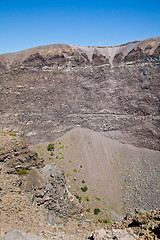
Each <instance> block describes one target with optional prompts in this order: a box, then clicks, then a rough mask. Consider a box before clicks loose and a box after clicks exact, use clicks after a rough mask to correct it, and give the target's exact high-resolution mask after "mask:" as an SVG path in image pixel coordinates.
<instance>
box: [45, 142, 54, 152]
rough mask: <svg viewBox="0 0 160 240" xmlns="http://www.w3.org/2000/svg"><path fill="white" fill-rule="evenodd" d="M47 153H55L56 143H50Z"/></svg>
mask: <svg viewBox="0 0 160 240" xmlns="http://www.w3.org/2000/svg"><path fill="white" fill-rule="evenodd" d="M47 151H50V152H51V151H54V143H49V144H48V146H47Z"/></svg>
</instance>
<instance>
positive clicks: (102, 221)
mask: <svg viewBox="0 0 160 240" xmlns="http://www.w3.org/2000/svg"><path fill="white" fill-rule="evenodd" d="M98 222H100V223H108V224H110V223H111V221H110V220H106V219H103V220H100V219H98Z"/></svg>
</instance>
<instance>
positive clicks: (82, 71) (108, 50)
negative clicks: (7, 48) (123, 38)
mask: <svg viewBox="0 0 160 240" xmlns="http://www.w3.org/2000/svg"><path fill="white" fill-rule="evenodd" d="M159 67H160V38H158V37H157V38H152V39H147V40H143V41H136V42H132V43H127V44H123V45H120V46H115V47H79V46H73V45H67V44H56V45H50V46H43V47H36V48H33V49H28V50H24V51H21V52H18V53H11V54H3V55H0V81H1V109H0V111H1V119H0V120H1V121H0V127H1V128H2V129H4V130H13V129H14V130H15V131H16V132H19V133H20V134H22V135H23V134H24V135H25V136H26V139H27V141H28V143H38V142H40V141H50V140H53V139H55V138H57V137H59V136H60V135H63V133H64V132H66V131H67V130H69V129H72V128H73V127H77V126H80V127H84V128H90V129H93V130H96V131H102V132H106V135H108V136H110V137H112V138H116V139H118V140H120V141H121V142H124V143H131V144H133V145H135V146H138V147H146V148H150V149H155V150H159V146H160V144H159V141H158V139H159V120H160V117H159V111H160V108H159V96H160V95H159V79H160V69H159Z"/></svg>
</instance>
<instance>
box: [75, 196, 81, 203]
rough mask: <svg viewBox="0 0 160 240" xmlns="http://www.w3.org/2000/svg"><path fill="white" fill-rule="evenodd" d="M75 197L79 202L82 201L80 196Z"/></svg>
mask: <svg viewBox="0 0 160 240" xmlns="http://www.w3.org/2000/svg"><path fill="white" fill-rule="evenodd" d="M76 198H77V199H78V202H79V203H81V202H82V201H81V200H82V197H80V196H78V195H77V196H76Z"/></svg>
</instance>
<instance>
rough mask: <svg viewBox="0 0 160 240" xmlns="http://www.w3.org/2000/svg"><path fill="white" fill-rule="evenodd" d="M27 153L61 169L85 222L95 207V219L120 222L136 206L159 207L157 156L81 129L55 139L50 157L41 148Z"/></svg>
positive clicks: (152, 152) (145, 207) (44, 148)
mask: <svg viewBox="0 0 160 240" xmlns="http://www.w3.org/2000/svg"><path fill="white" fill-rule="evenodd" d="M33 149H34V150H35V151H37V152H38V153H39V156H40V157H43V158H44V159H47V158H48V159H49V162H50V163H52V162H53V163H55V164H56V165H58V166H59V167H62V169H63V170H64V171H65V174H66V180H67V187H68V189H69V190H71V192H72V194H73V195H75V196H78V197H80V198H82V199H81V201H82V203H83V206H84V208H85V215H89V217H90V218H93V219H95V217H96V216H95V215H94V209H95V208H99V209H100V210H101V212H100V213H99V214H98V216H97V220H98V219H101V220H103V219H105V218H107V217H108V219H110V218H113V219H117V218H118V219H121V218H122V217H124V216H125V215H126V213H127V212H130V211H134V209H135V208H137V207H138V208H143V209H156V208H159V207H160V202H159V181H160V176H159V164H160V163H159V158H160V154H159V151H153V150H147V149H144V148H136V147H133V146H131V145H127V144H121V143H119V142H118V141H115V140H111V139H109V138H106V137H105V136H104V135H103V134H102V133H98V132H94V131H92V130H88V129H81V128H76V129H73V130H71V131H69V132H67V133H66V134H65V135H64V136H62V137H61V138H59V139H57V141H56V142H54V151H53V154H51V155H50V152H48V151H47V144H38V145H37V146H34V147H33ZM85 186H87V189H84V187H85ZM83 190H86V191H83ZM87 196H88V199H87V198H86V197H87ZM87 209H90V211H89V213H88V212H87V211H86V210H87Z"/></svg>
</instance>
